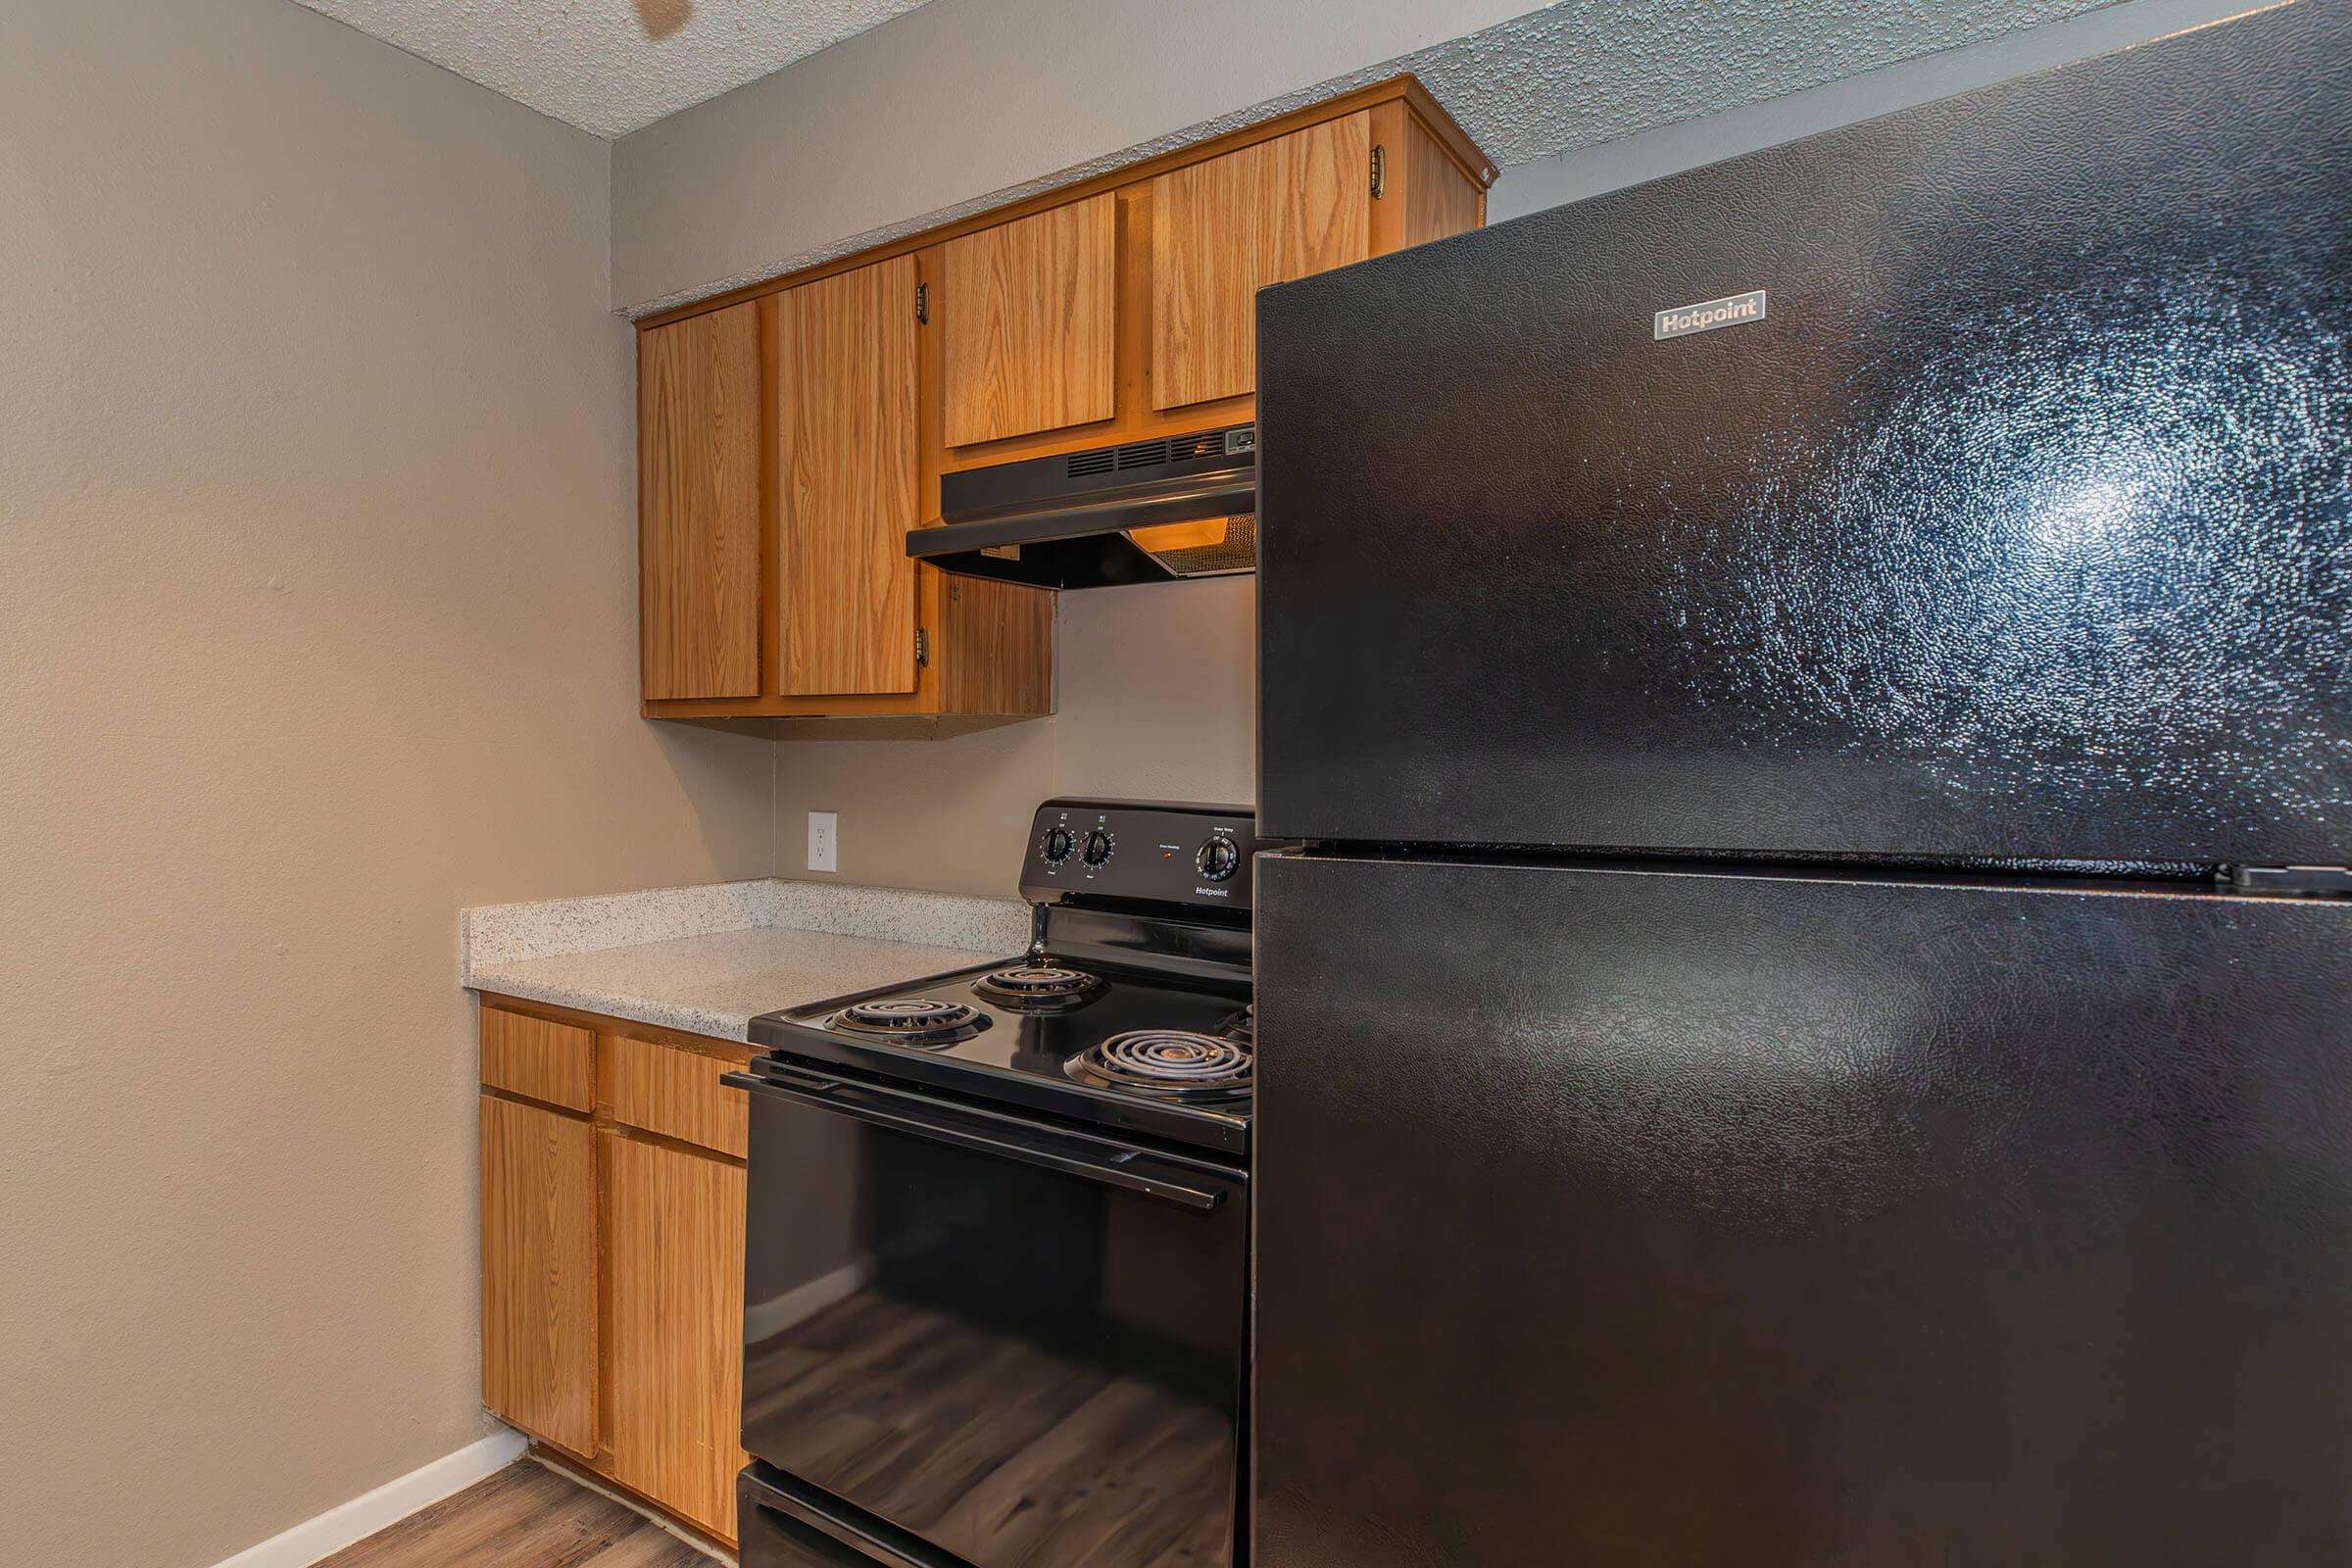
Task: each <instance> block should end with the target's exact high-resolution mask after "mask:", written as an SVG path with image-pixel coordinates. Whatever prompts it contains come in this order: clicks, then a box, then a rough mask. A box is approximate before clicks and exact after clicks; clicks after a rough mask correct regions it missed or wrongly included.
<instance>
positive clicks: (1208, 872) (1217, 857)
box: [1193, 833, 1242, 882]
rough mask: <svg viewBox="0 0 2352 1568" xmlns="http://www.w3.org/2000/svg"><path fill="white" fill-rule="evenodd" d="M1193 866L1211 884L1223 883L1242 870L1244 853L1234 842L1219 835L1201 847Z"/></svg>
mask: <svg viewBox="0 0 2352 1568" xmlns="http://www.w3.org/2000/svg"><path fill="white" fill-rule="evenodd" d="M1193 864H1195V865H1197V866H1199V867H1200V868H1201V875H1202V876H1203V877H1206V878H1207V879H1208V880H1209V881H1211V882H1222V881H1224V880H1226V879H1227V878H1228V877H1230V876H1232V875H1233V873H1234V872H1236V871H1238V870H1240V869H1241V868H1242V852H1241V849H1240V847H1239V846H1237V845H1236V844H1235V843H1234V842H1233V840H1231V839H1229V838H1227V837H1226V836H1225V835H1224V834H1222V833H1219V834H1218V835H1216V836H1215V837H1214V838H1211V839H1209V840H1207V841H1206V842H1204V843H1203V844H1202V845H1201V853H1200V854H1199V855H1196V856H1194V857H1193Z"/></svg>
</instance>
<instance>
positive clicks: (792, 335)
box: [776, 256, 922, 697]
mask: <svg viewBox="0 0 2352 1568" xmlns="http://www.w3.org/2000/svg"><path fill="white" fill-rule="evenodd" d="M914 284H915V270H914V258H913V257H911V256H901V257H897V258H895V259H893V260H891V261H887V262H878V263H876V264H875V265H873V266H871V267H860V268H858V269H857V270H854V271H848V272H839V273H836V274H835V275H833V276H831V277H827V278H821V279H819V280H818V281H816V282H814V283H806V284H803V285H802V286H801V287H799V288H795V289H787V290H786V291H785V292H784V293H783V294H782V295H781V296H780V297H779V299H778V301H777V309H776V360H777V375H776V401H777V404H778V407H777V411H776V425H777V439H778V441H779V443H780V448H779V458H780V461H779V462H778V464H777V467H776V472H777V475H778V479H779V482H780V484H781V487H782V494H781V496H780V498H779V513H780V518H781V521H780V525H779V541H780V545H781V550H780V554H781V557H782V560H781V562H780V564H779V572H780V574H781V584H780V589H779V605H780V608H781V612H782V614H783V620H784V669H783V675H782V682H783V684H782V687H781V690H782V692H783V694H784V695H786V696H788V697H809V696H840V695H850V696H862V695H866V694H870V693H883V692H910V691H912V690H914V622H915V613H914V563H913V562H911V561H909V560H907V529H909V528H911V527H913V526H914V525H915V524H916V523H918V522H919V521H921V520H922V519H921V516H920V515H919V512H918V509H917V505H916V502H915V493H916V489H917V483H918V480H919V478H920V473H921V459H920V457H919V455H918V453H917V451H916V440H917V426H916V420H915V385H916V374H917V370H916V363H915V338H914V331H915V320H914Z"/></svg>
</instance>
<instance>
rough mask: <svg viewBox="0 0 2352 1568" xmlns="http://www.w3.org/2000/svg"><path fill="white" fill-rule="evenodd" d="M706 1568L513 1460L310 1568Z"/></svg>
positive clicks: (624, 1514) (699, 1558)
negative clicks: (499, 1469) (464, 1488)
mask: <svg viewBox="0 0 2352 1568" xmlns="http://www.w3.org/2000/svg"><path fill="white" fill-rule="evenodd" d="M711 1562H712V1559H711V1558H710V1557H707V1556H705V1555H703V1553H701V1552H699V1551H697V1550H696V1549H695V1548H694V1547H692V1546H690V1545H688V1544H686V1543H685V1542H683V1541H680V1540H679V1539H678V1538H677V1537H675V1536H673V1535H671V1534H669V1533H668V1532H667V1531H665V1530H663V1529H662V1528H661V1527H660V1526H658V1525H656V1524H654V1523H653V1522H652V1521H650V1520H648V1519H646V1518H644V1517H642V1516H640V1515H638V1514H635V1513H631V1512H630V1511H629V1510H628V1509H626V1508H624V1507H622V1506H621V1505H620V1504H619V1503H617V1502H614V1501H613V1499H612V1498H610V1497H606V1496H600V1495H598V1494H596V1493H593V1492H590V1491H589V1490H588V1489H587V1488H586V1487H583V1486H580V1485H578V1484H577V1483H575V1482H573V1481H571V1480H570V1479H568V1478H567V1477H564V1476H560V1475H558V1474H556V1473H555V1472H554V1471H553V1470H549V1469H546V1468H545V1467H543V1466H540V1465H536V1464H533V1463H532V1462H531V1461H530V1460H528V1459H518V1460H516V1461H515V1463H513V1464H511V1465H509V1466H507V1467H506V1468H505V1469H504V1470H501V1471H500V1472H499V1473H498V1474H496V1475H494V1476H492V1477H491V1478H490V1479H489V1480H487V1481H477V1482H475V1483H474V1484H473V1485H472V1486H470V1487H467V1488H466V1490H465V1491H464V1492H461V1493H459V1494H458V1495H456V1496H453V1497H444V1498H442V1499H441V1500H440V1501H439V1502H436V1503H434V1504H433V1505H432V1506H431V1507H429V1508H426V1509H424V1510H422V1511H421V1512H418V1513H413V1514H411V1515H409V1517H407V1518H406V1519H403V1520H402V1521H401V1522H400V1523H398V1524H396V1525H393V1526H392V1527H391V1528H390V1529H387V1530H382V1531H378V1532H377V1533H376V1534H374V1535H372V1536H369V1537H368V1539H367V1540H366V1541H362V1542H359V1543H357V1544H354V1545H349V1546H346V1547H344V1548H343V1549H342V1550H341V1551H338V1552H336V1553H335V1554H334V1555H333V1556H331V1557H327V1558H324V1559H322V1560H321V1561H320V1562H319V1564H318V1565H317V1568H428V1565H429V1568H711Z"/></svg>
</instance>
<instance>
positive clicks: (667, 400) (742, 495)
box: [637, 301, 760, 698]
mask: <svg viewBox="0 0 2352 1568" xmlns="http://www.w3.org/2000/svg"><path fill="white" fill-rule="evenodd" d="M637 352H638V363H637V443H638V486H639V495H638V509H639V549H640V551H641V552H642V558H643V559H642V560H641V561H640V563H639V568H640V573H641V577H642V581H641V584H640V587H641V602H642V605H643V625H642V628H641V631H642V636H643V653H644V666H645V695H646V696H647V697H648V698H669V697H757V696H758V695H759V694H760V307H759V306H758V304H756V303H753V302H749V301H747V302H746V303H744V304H742V305H735V306H730V307H728V308H727V309H726V310H723V311H712V312H711V313H710V314H709V315H707V316H697V317H691V318H689V319H686V320H683V321H677V322H674V323H672V324H671V325H668V326H662V327H656V328H654V329H652V330H650V331H647V332H644V333H642V334H640V335H639V337H638V340H637Z"/></svg>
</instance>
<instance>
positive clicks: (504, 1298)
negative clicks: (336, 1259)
mask: <svg viewBox="0 0 2352 1568" xmlns="http://www.w3.org/2000/svg"><path fill="white" fill-rule="evenodd" d="M485 1016H486V1015H485ZM481 1131H482V1402H483V1403H484V1404H486V1405H488V1406H489V1407H490V1408H491V1409H492V1410H495V1411H496V1412H498V1414H500V1415H502V1416H504V1417H505V1418H506V1419H507V1420H509V1421H511V1422H513V1423H514V1424H515V1425H516V1426H518V1427H520V1428H522V1429H523V1430H524V1431H526V1432H529V1433H532V1434H534V1435H535V1436H537V1437H540V1438H543V1439H545V1440H546V1441H547V1442H549V1443H552V1444H555V1445H556V1446H559V1447H562V1448H566V1449H569V1450H570V1451H571V1452H573V1453H575V1454H581V1455H588V1454H593V1453H595V1452H596V1441H597V1423H596V1404H597V1399H596V1320H597V1312H596V1290H597V1270H596V1132H595V1129H594V1128H592V1127H590V1126H589V1124H588V1123H587V1122H586V1121H585V1120H583V1119H582V1118H580V1117H577V1116H567V1115H564V1113H563V1112H561V1111H556V1110H550V1109H546V1108H544V1107H542V1106H539V1105H526V1104H523V1103H520V1102H518V1101H513V1100H502V1099H500V1098H499V1097H497V1096H496V1095H484V1096H482V1118H481Z"/></svg>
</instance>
